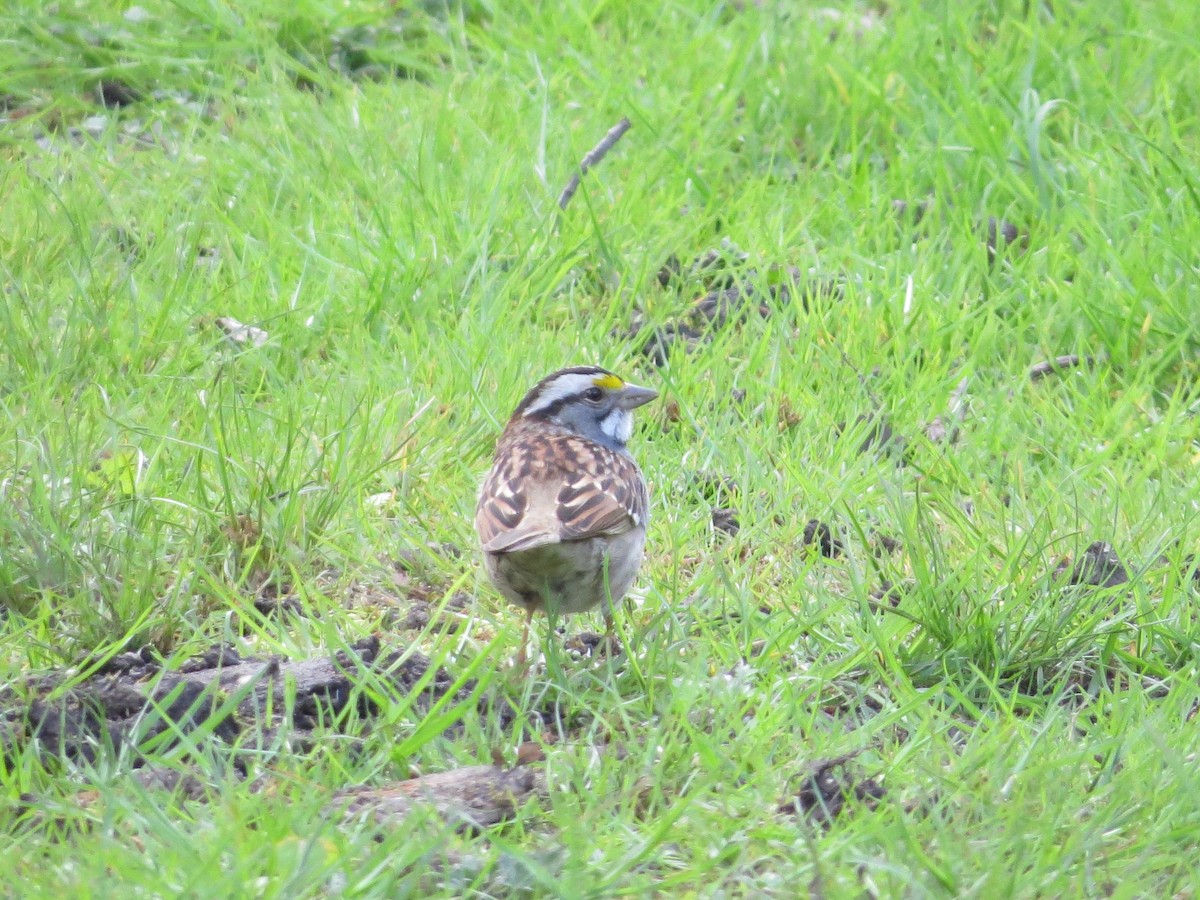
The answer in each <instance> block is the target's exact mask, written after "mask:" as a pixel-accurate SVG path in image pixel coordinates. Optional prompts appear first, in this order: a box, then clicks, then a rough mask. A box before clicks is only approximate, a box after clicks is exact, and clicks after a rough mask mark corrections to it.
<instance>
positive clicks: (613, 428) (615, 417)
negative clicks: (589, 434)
mask: <svg viewBox="0 0 1200 900" xmlns="http://www.w3.org/2000/svg"><path fill="white" fill-rule="evenodd" d="M600 430H601V431H603V432H604V433H605V434H607V435H608V436H609V437H610V438H612V439H613V440H614V441H616V442H617V443H619V444H628V443H629V439H630V438H631V437H633V413H631V412H629V410H627V409H614V410H613V411H612V412H610V413H609V414H608V415H607V416H605V417H604V418H603V419H601V420H600Z"/></svg>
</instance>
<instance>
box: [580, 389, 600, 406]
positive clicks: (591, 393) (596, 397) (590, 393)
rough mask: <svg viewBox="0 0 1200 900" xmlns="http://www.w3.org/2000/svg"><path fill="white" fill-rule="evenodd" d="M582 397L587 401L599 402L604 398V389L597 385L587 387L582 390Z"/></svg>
mask: <svg viewBox="0 0 1200 900" xmlns="http://www.w3.org/2000/svg"><path fill="white" fill-rule="evenodd" d="M583 399H584V400H586V401H588V403H599V402H600V401H601V400H603V399H604V391H602V390H601V389H600V388H598V387H591V388H588V389H587V390H586V391H584V392H583Z"/></svg>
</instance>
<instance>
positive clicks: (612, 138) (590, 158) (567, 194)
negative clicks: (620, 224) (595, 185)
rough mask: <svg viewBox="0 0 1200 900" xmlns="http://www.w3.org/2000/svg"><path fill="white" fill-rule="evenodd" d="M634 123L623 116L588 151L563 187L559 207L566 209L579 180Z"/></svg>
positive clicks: (598, 162) (597, 163) (577, 187)
mask: <svg viewBox="0 0 1200 900" xmlns="http://www.w3.org/2000/svg"><path fill="white" fill-rule="evenodd" d="M632 127H633V125H632V123H631V122H630V121H629V119H628V118H626V117H624V116H622V118H621V121H620V122H618V123H617V124H616V125H614V126H613V127H612V128H610V129H609V130H608V134H606V135H605V136H604V137H603V138H601V139H600V143H598V144H597V145H596V146H595V147H593V148H592V149H591V150H589V151H588V154H587V156H585V157H584V158H583V161H582V162H581V163H580V164H579V168H578V169H577V170H576V171H575V173H574V174H573V175H572V176H571V180H570V181H568V182H567V186H566V187H565V188H563V190H562V193H561V194H559V195H558V208H559V209H560V210H562V209H566V208H567V204H568V203H570V202H571V198H572V197H574V196H575V192H576V191H577V190H579V182H580V180H581V179H582V178H583V176H584V175H586V174H587V173H588V170H589V169H591V168H592V167H593V166H596V165H599V164H600V161H601V160H603V159H604V157H605V156H606V155H608V151H609V150H611V149H612V148H613V147H615V146H616V144H617V141H619V140H620V139H621V138H622V137H623V136H624V135H625V132H627V131H628V130H629V129H630V128H632Z"/></svg>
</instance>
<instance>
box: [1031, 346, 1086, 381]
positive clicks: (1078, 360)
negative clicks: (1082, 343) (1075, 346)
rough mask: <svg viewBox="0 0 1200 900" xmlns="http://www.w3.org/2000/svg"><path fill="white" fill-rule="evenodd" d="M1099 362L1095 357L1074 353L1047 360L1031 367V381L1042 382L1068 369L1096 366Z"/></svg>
mask: <svg viewBox="0 0 1200 900" xmlns="http://www.w3.org/2000/svg"><path fill="white" fill-rule="evenodd" d="M1097 361H1098V358H1097V357H1094V356H1076V355H1075V354H1074V353H1068V354H1067V355H1066V356H1057V357H1055V358H1054V359H1047V360H1044V361H1043V362H1040V363H1037V364H1035V365H1032V366H1030V367H1029V380H1030V381H1041V380H1042V379H1043V378H1048V377H1049V376H1051V375H1060V374H1062V373H1063V372H1065V371H1066V370H1067V369H1073V368H1075V367H1076V366H1094V365H1095V364H1096V362H1097Z"/></svg>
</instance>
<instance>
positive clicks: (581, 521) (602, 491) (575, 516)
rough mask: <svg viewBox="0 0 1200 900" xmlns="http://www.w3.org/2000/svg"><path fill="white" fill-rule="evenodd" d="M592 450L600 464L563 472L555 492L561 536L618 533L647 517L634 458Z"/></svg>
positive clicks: (576, 537)
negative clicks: (556, 493) (560, 483)
mask: <svg viewBox="0 0 1200 900" xmlns="http://www.w3.org/2000/svg"><path fill="white" fill-rule="evenodd" d="M593 446H594V445H593ZM591 452H592V453H593V454H595V455H596V456H598V457H599V459H597V460H596V462H598V463H599V465H598V466H596V465H592V466H583V467H580V468H579V469H575V470H574V471H569V472H567V473H565V474H566V478H565V480H564V482H563V486H562V488H561V489H560V490H559V492H558V498H557V499H558V519H559V521H560V522H561V523H562V537H563V540H580V539H582V538H587V537H592V536H594V535H600V534H621V533H623V532H626V531H628V530H629V529H631V528H634V527H636V526H637V525H640V524H642V523H644V522H645V520H646V506H647V495H646V484H645V482H644V481H643V480H642V473H641V472H640V471H638V467H637V465H636V464H635V463H634V462H633V460H631V459H629V457H627V456H624V455H622V454H619V453H613V452H612V451H610V450H607V449H605V448H601V447H595V449H593V450H592V451H591Z"/></svg>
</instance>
